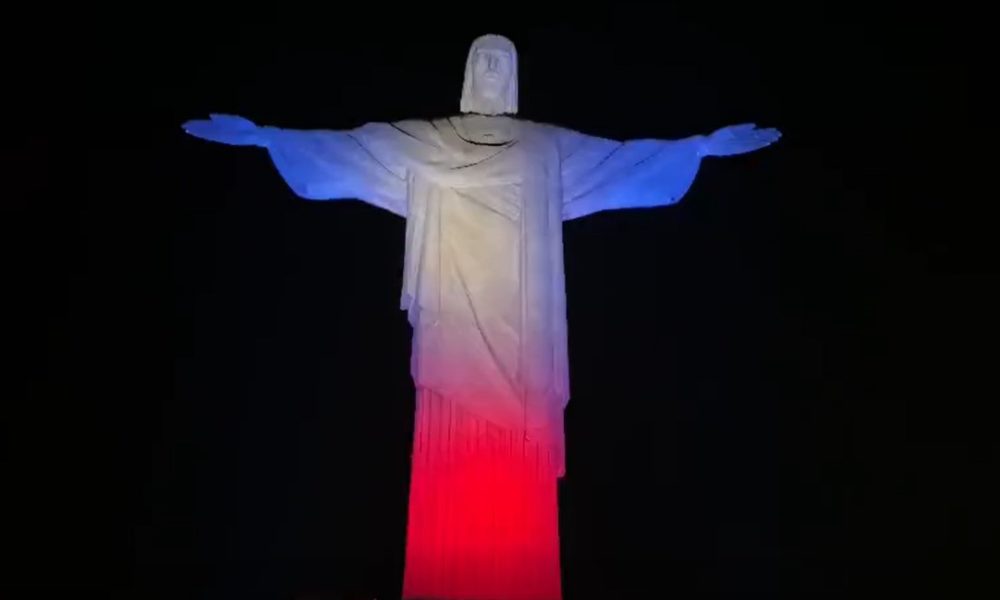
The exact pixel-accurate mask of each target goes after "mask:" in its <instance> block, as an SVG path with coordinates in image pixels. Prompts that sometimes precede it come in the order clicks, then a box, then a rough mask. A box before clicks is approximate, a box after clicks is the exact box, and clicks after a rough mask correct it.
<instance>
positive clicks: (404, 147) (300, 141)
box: [266, 122, 431, 217]
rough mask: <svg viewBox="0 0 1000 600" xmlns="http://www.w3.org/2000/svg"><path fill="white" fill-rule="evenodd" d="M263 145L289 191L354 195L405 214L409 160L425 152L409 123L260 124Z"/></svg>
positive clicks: (311, 196)
mask: <svg viewBox="0 0 1000 600" xmlns="http://www.w3.org/2000/svg"><path fill="white" fill-rule="evenodd" d="M266 130H267V134H266V139H267V142H266V148H267V151H268V153H269V155H270V157H271V160H272V161H273V163H274V166H275V167H276V168H277V170H278V173H280V175H281V177H282V178H283V179H284V180H285V182H286V183H287V184H288V186H289V187H290V188H291V189H292V191H293V192H294V193H295V194H296V195H297V196H299V197H300V198H303V199H306V200H345V199H354V200H361V201H363V202H367V203H368V204H372V205H374V206H377V207H379V208H383V209H385V210H388V211H389V212H392V213H394V214H396V215H399V216H402V217H406V215H407V177H408V172H409V169H410V166H411V164H412V163H413V161H415V160H420V159H421V158H422V157H426V156H427V155H429V154H431V147H430V144H429V142H427V141H426V140H423V139H421V137H420V136H419V135H417V133H419V127H418V126H417V125H416V124H413V123H407V122H400V123H368V124H365V125H362V126H360V127H357V128H354V129H348V130H326V129H310V130H296V129H283V128H277V127H268V128H266Z"/></svg>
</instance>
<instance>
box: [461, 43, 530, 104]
mask: <svg viewBox="0 0 1000 600" xmlns="http://www.w3.org/2000/svg"><path fill="white" fill-rule="evenodd" d="M461 110H462V112H463V113H481V114H485V115H499V114H514V113H516V112H517V50H515V49H514V44H513V42H511V41H510V40H509V39H507V38H505V37H503V36H501V35H493V34H487V35H483V36H480V37H478V38H476V39H475V41H473V42H472V47H471V48H470V49H469V56H468V58H467V59H466V61H465V82H464V84H463V86H462V103H461Z"/></svg>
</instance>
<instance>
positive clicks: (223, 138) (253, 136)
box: [182, 114, 264, 146]
mask: <svg viewBox="0 0 1000 600" xmlns="http://www.w3.org/2000/svg"><path fill="white" fill-rule="evenodd" d="M209 117H210V118H209V119H195V120H191V121H187V122H185V123H184V125H182V127H183V128H184V131H186V132H187V133H189V134H191V135H193V136H195V137H198V138H201V139H203V140H209V141H211V142H219V143H222V144H230V145H233V146H262V145H264V136H263V131H262V130H261V128H260V127H258V126H257V124H256V123H254V122H253V121H251V120H249V119H244V118H243V117H239V116H236V115H222V114H211V115H209Z"/></svg>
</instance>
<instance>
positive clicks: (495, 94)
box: [472, 48, 513, 101]
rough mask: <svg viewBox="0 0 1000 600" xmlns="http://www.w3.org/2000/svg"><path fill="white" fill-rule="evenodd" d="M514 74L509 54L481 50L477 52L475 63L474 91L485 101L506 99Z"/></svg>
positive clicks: (500, 51)
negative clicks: (505, 95)
mask: <svg viewBox="0 0 1000 600" xmlns="http://www.w3.org/2000/svg"><path fill="white" fill-rule="evenodd" d="M512 72H513V64H512V60H511V56H510V54H509V53H508V52H506V51H504V50H496V49H487V48H481V49H479V50H477V51H476V56H475V60H474V62H473V83H472V87H473V90H474V91H475V93H476V95H477V96H479V97H480V98H482V99H484V100H490V101H495V100H500V99H502V98H503V97H504V93H505V92H506V90H507V85H508V84H509V83H510V77H511V73H512Z"/></svg>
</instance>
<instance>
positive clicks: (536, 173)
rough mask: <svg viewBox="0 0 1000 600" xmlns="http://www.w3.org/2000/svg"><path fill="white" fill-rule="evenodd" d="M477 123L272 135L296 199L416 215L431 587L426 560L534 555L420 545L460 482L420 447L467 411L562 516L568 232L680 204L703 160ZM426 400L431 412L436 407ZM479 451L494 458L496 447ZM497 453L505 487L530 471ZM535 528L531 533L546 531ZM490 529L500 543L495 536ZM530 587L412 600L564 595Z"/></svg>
mask: <svg viewBox="0 0 1000 600" xmlns="http://www.w3.org/2000/svg"><path fill="white" fill-rule="evenodd" d="M466 119H467V117H464V116H457V117H451V118H442V119H433V120H406V121H400V122H394V123H368V124H365V125H362V126H360V127H357V128H354V129H349V130H339V131H333V130H288V129H280V128H273V127H270V128H266V131H267V136H266V137H267V140H268V142H267V146H266V147H267V149H268V152H269V153H270V156H271V158H272V160H273V163H274V165H275V166H276V168H277V170H278V171H279V173H280V174H281V176H282V177H283V178H284V180H285V181H286V182H287V183H288V185H289V187H290V188H291V189H292V190H293V191H294V193H295V194H297V195H298V196H300V197H302V198H305V199H310V200H337V199H356V200H361V201H364V202H368V203H370V204H372V205H374V206H378V207H381V208H383V209H385V210H388V211H390V212H392V213H394V214H397V215H399V216H401V217H403V218H405V219H406V244H405V253H406V254H405V261H404V276H403V285H402V290H401V298H400V307H401V309H403V310H405V311H407V315H408V320H409V322H410V324H411V326H412V328H413V348H412V355H411V374H412V376H413V380H414V383H415V386H416V387H417V389H418V413H419V414H421V415H423V417H424V418H423V419H420V418H418V420H417V429H416V432H415V441H414V448H415V449H414V477H415V479H414V481H413V484H412V485H413V487H414V492H413V494H414V495H413V496H411V506H410V532H411V533H410V537H411V540H410V541H408V551H407V564H408V567H407V569H408V570H407V581H408V582H414V581H423V582H425V583H426V582H427V581H430V579H428V578H427V577H423V578H421V576H419V575H417V574H414V572H413V570H412V569H411V567H410V565H411V564H418V563H419V564H423V563H426V562H427V556H428V555H430V554H433V555H434V556H438V558H439V559H440V560H439V562H442V561H443V562H444V563H447V564H448V565H449V566H450V568H451V569H452V570H458V571H462V570H467V568H472V567H470V566H469V565H465V566H462V564H461V562H460V561H459V562H454V561H457V560H459V558H457V557H460V556H471V555H472V554H476V555H477V556H478V555H481V554H483V552H485V551H480V550H477V551H476V552H472V551H471V550H470V548H472V547H473V546H475V545H476V544H483V543H485V544H486V545H487V546H490V544H493V545H492V546H490V547H491V548H492V550H490V551H489V552H487V554H489V553H492V555H493V556H500V554H497V553H498V552H500V553H501V554H502V552H503V551H501V550H498V548H499V546H500V545H504V544H506V545H505V547H506V548H507V550H506V551H505V552H508V553H510V552H514V550H512V549H511V548H515V547H518V548H520V550H519V552H521V554H522V555H523V556H529V555H530V552H528V551H527V549H526V548H524V547H523V542H518V543H517V544H515V543H513V542H512V540H513V539H514V538H517V539H521V537H518V535H519V534H518V535H514V534H513V533H512V535H513V537H511V538H510V539H506V538H504V539H494V540H493V541H492V542H483V541H482V540H480V541H475V540H472V539H471V538H470V539H465V540H463V539H461V534H456V535H458V538H456V539H453V540H452V541H451V542H447V543H445V542H441V541H440V540H438V541H435V542H433V543H432V542H427V543H424V542H420V541H415V540H414V539H413V538H415V537H420V536H417V535H416V534H415V533H414V532H416V531H418V530H421V528H425V529H426V528H427V527H430V526H429V525H428V523H429V522H430V521H428V519H431V520H433V519H432V516H431V513H433V512H434V511H435V510H439V509H440V506H438V507H437V508H434V507H431V506H430V505H426V502H423V503H421V501H420V500H419V499H420V498H423V499H424V500H426V498H430V497H432V496H433V497H436V496H435V495H434V494H432V493H431V492H430V491H429V490H430V488H431V487H433V486H434V485H445V484H444V483H443V482H444V481H445V480H446V479H447V481H448V482H449V483H448V484H447V485H448V486H452V488H454V486H457V485H461V482H460V481H459V480H456V479H454V478H444V476H443V475H442V476H440V477H438V480H437V483H433V482H431V481H430V479H418V478H417V474H418V471H419V472H421V473H423V472H425V471H426V468H425V466H422V467H420V468H419V469H418V467H417V457H418V456H423V454H420V453H419V452H418V444H417V441H418V440H420V439H424V440H425V442H426V439H427V436H429V435H438V436H450V435H451V432H452V431H453V429H454V428H460V426H461V424H460V423H457V422H455V421H454V420H453V419H454V415H455V414H462V415H466V416H467V420H466V421H462V423H468V422H470V421H468V419H473V420H475V422H477V423H482V424H483V426H484V427H485V426H486V425H489V426H490V427H493V428H494V429H495V430H496V431H501V432H506V433H505V435H509V436H512V437H511V438H510V439H511V440H515V439H517V440H520V442H519V444H520V445H521V447H522V449H530V454H531V456H532V458H531V462H530V464H533V465H534V467H533V468H534V469H535V472H536V475H537V474H543V475H544V476H545V477H550V478H551V479H553V485H552V486H547V487H546V486H543V487H542V488H539V490H543V491H540V492H539V494H541V495H536V496H537V497H535V499H534V500H533V502H535V503H536V504H539V503H540V505H544V508H540V509H538V510H539V511H541V512H539V514H541V513H545V514H547V515H549V516H548V517H546V518H548V519H553V520H554V519H555V518H556V517H555V513H554V509H555V500H556V499H555V486H554V480H555V478H557V477H559V476H562V475H563V474H564V472H565V463H564V461H565V445H564V437H563V412H564V409H565V407H566V405H567V402H568V400H569V397H570V387H569V361H568V354H567V352H568V350H567V327H566V296H565V285H564V272H563V254H562V253H563V242H562V222H563V221H565V220H568V219H574V218H579V217H583V216H586V215H590V214H593V213H596V212H600V211H603V210H612V209H622V208H638V207H652V206H663V205H668V204H672V203H675V202H677V201H679V200H680V199H681V198H682V197H683V196H684V194H685V193H686V192H687V191H688V189H689V187H690V186H691V184H692V182H693V181H694V178H695V175H696V173H697V170H698V167H699V164H700V155H699V153H698V144H697V140H696V139H694V138H692V139H688V140H676V141H672V140H630V141H615V140H610V139H605V138H600V137H595V136H590V135H585V134H582V133H579V132H576V131H573V130H569V129H566V128H562V127H557V126H554V125H549V124H541V123H534V122H530V121H525V120H514V119H511V118H509V117H496V119H504V120H505V121H504V122H505V123H506V124H507V125H508V128H509V129H510V130H511V131H512V132H513V135H512V137H511V139H509V140H506V141H504V142H502V143H497V144H485V143H481V142H480V141H477V140H478V138H477V137H476V135H475V134H476V132H475V131H474V130H473V128H472V127H471V126H470V125H469V124H468V123H467V121H466ZM431 399H433V400H431ZM429 402H433V403H434V406H435V407H436V408H435V409H434V410H431V409H430V408H429V407H428V406H426V405H427V403H429ZM442 407H446V408H447V410H443V409H442ZM421 411H422V412H421ZM432 414H433V415H435V416H434V417H433V418H431V417H428V415H432ZM430 432H437V433H433V434H432V433H430ZM483 435H485V433H484V434H483ZM483 439H484V442H483V444H482V448H494V447H495V444H494V442H493V441H489V440H487V438H483ZM448 440H450V437H449V438H448ZM448 440H445V442H446V443H445V442H442V444H443V445H442V446H441V447H446V448H452V451H451V452H450V454H449V453H444V454H440V453H439V454H438V455H435V456H440V460H442V461H444V462H442V463H441V465H442V466H441V469H439V470H438V473H439V474H440V473H443V472H445V471H444V469H446V467H445V466H444V465H453V464H454V462H453V461H454V459H455V457H454V456H452V455H453V454H455V452H457V450H456V449H455V447H454V446H453V444H452V443H451V441H448ZM494 441H495V440H494ZM491 444H493V445H491ZM477 447H478V446H477ZM485 451H486V450H484V452H485ZM490 452H493V450H491V451H490ZM528 454H529V451H528V450H523V451H522V452H520V453H515V452H512V453H509V454H508V455H505V456H510V457H515V456H517V457H519V458H517V460H519V461H522V462H523V461H526V460H528V459H527V457H528ZM469 456H475V454H473V455H469ZM485 456H486V455H483V457H481V458H482V460H483V461H486V462H483V463H482V465H481V467H482V469H492V471H491V472H492V473H493V474H494V475H496V476H497V477H494V478H493V480H496V479H497V478H498V477H499V478H500V479H503V477H507V479H506V481H508V483H514V482H516V481H517V479H516V478H515V479H510V477H509V474H510V473H511V472H515V471H516V472H518V473H521V472H522V471H523V468H524V465H520V466H512V465H507V466H502V467H501V466H497V465H499V463H497V462H496V460H494V459H493V458H489V459H487V458H486V457H485ZM490 456H493V455H492V454H491V455H490ZM466 460H468V458H467V459H466ZM477 460H478V459H477ZM510 460H514V459H513V458H511V459H510ZM490 461H492V462H490ZM421 464H424V463H421ZM518 464H520V463H518ZM524 464H528V463H524ZM490 465H492V466H490ZM447 468H452V467H447ZM498 469H499V470H498ZM475 470H476V469H473V470H472V471H475ZM472 471H469V472H472ZM501 473H506V474H507V475H504V476H501ZM428 477H429V475H428ZM477 481H478V480H477ZM481 483H482V482H481V481H480V482H479V483H477V484H476V485H480V484H481ZM470 485H472V484H471V483H470ZM524 485H527V484H524ZM446 491H447V490H445V492H446ZM453 491H455V490H453ZM455 493H458V492H457V491H455ZM498 494H499V492H498V491H497V490H494V492H493V493H491V494H473V495H472V496H469V495H466V496H463V497H466V498H469V497H475V498H478V499H479V500H477V501H479V502H483V503H487V504H488V503H490V502H493V503H494V505H493V507H492V508H489V509H488V510H487V512H488V513H489V514H491V515H493V517H492V518H499V517H497V515H498V514H501V513H503V514H506V513H504V511H505V510H506V509H504V508H503V507H500V506H499V505H497V504H496V503H497V502H499V501H498V500H497V496H498ZM449 495H450V494H448V493H444V496H442V498H443V497H445V496H449ZM499 495H501V496H502V494H499ZM491 498H492V499H491ZM521 500H525V498H521ZM418 505H419V506H420V507H422V508H419V509H418V508H417V506H418ZM434 514H437V513H434ZM433 518H437V517H433ZM456 518H458V517H456ZM470 518H471V517H470ZM468 522H471V521H469V520H468V519H466V521H461V519H459V521H453V522H451V524H450V525H448V524H447V522H446V521H440V520H438V521H434V523H437V525H436V527H446V526H447V527H450V528H455V527H461V526H463V523H465V524H467V523H468ZM524 527H528V528H529V531H527V533H526V534H525V535H528V536H529V537H530V535H531V531H532V530H531V529H530V528H532V527H534V526H533V525H527V524H526V525H524ZM487 530H489V531H493V535H494V537H495V536H496V535H498V534H497V533H496V531H497V530H496V529H488V528H487ZM483 531H486V530H483ZM421 535H424V534H421ZM426 535H430V536H431V538H433V535H432V534H431V533H426ZM545 535H546V536H548V537H546V539H547V540H548V541H547V542H545V543H544V544H542V545H543V546H545V547H547V548H550V549H551V547H553V544H554V547H555V548H556V559H555V563H554V564H555V567H554V568H555V574H554V575H553V574H552V573H551V572H550V573H549V577H550V578H551V577H556V578H558V550H557V548H558V543H557V539H556V540H555V542H553V540H552V539H551V536H556V535H557V534H556V532H555V530H554V529H552V528H549V533H548V534H545ZM473 537H475V536H473ZM480 537H481V536H480ZM502 537H503V536H501V538H502ZM508 537H509V536H508ZM522 537H523V536H522ZM431 538H427V539H431ZM434 539H437V538H434ZM505 539H506V542H504V540H505ZM425 541H426V540H425ZM539 543H541V542H539ZM441 544H445V546H442V545H441ZM448 544H451V545H448ZM519 544H520V545H519ZM432 547H433V548H432ZM463 549H464V551H463ZM463 552H464V553H463ZM525 553H526V554H525ZM446 556H448V557H451V558H448V559H446V558H444V557H446ZM449 561H452V562H449ZM432 562H433V561H432ZM495 562H496V561H495ZM543 562H544V561H543ZM536 563H537V561H536ZM477 564H478V563H477ZM496 564H507V565H508V567H506V568H508V569H509V571H507V572H504V571H502V570H501V571H496V572H493V573H492V575H490V576H489V577H486V576H484V577H485V579H483V581H486V580H489V581H494V582H499V581H506V582H507V584H505V585H508V586H511V585H513V586H514V587H517V584H516V582H518V581H522V579H523V578H524V577H527V575H525V568H524V566H523V561H522V562H520V563H519V562H518V561H517V560H513V559H510V557H508V559H507V560H506V562H504V560H499V562H497V563H496ZM518 564H520V565H521V566H519V567H518V566H516V565H518ZM546 564H548V563H546ZM511 565H515V566H511ZM550 567H551V565H550ZM475 568H476V569H484V568H485V567H483V566H482V565H479V566H476V567H475ZM496 568H501V567H496ZM487 570H488V569H487ZM551 570H552V569H551V568H549V569H548V571H551ZM519 578H520V579H519ZM431 579H433V578H431ZM532 581H534V580H532ZM511 582H515V583H511ZM467 583H468V582H467ZM522 583H523V585H522V586H521V587H520V588H518V589H522V588H523V589H525V590H528V589H533V590H535V592H531V593H528V592H525V594H526V595H512V594H513V593H514V592H510V591H509V590H508V591H507V592H503V593H501V591H500V590H499V588H497V587H496V586H495V585H494V586H493V587H490V586H489V585H486V584H482V586H485V587H483V588H482V589H481V590H480V592H482V593H478V592H476V590H475V586H474V585H473V587H469V586H465V587H461V591H458V589H459V588H455V587H454V586H452V587H447V586H446V587H445V588H441V587H440V585H444V584H441V583H440V582H439V583H438V584H434V585H438V586H439V587H433V585H432V587H431V588H420V589H416V588H408V591H407V594H404V595H405V596H406V597H413V598H416V597H440V598H445V597H454V598H474V597H483V598H501V597H502V598H521V597H524V598H528V597H531V598H558V597H559V591H558V585H555V584H552V582H549V583H547V584H538V583H537V582H536V583H530V582H529V581H528V580H524V581H522ZM413 585H417V584H415V583H414V584H413ZM428 585H431V584H428ZM470 585H471V584H470ZM497 585H499V584H497ZM554 585H555V587H553V586H554ZM418 587H419V586H418ZM505 589H506V588H505ZM536 592H537V593H536ZM497 594H500V595H497Z"/></svg>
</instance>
